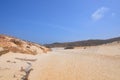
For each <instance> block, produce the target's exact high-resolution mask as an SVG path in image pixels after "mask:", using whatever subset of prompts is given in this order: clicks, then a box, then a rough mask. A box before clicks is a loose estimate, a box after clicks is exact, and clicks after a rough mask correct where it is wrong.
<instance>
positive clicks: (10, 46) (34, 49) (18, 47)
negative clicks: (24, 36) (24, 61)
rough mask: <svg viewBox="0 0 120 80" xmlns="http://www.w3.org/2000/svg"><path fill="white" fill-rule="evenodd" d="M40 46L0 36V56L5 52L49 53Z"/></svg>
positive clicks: (47, 49)
mask: <svg viewBox="0 0 120 80" xmlns="http://www.w3.org/2000/svg"><path fill="white" fill-rule="evenodd" d="M49 50H50V49H49V48H46V47H44V46H42V45H39V44H36V43H32V42H29V41H25V40H21V39H18V38H15V37H12V36H7V35H2V34H0V55H2V54H4V53H7V52H14V53H26V54H38V53H46V52H47V51H49Z"/></svg>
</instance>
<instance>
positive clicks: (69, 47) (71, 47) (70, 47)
mask: <svg viewBox="0 0 120 80" xmlns="http://www.w3.org/2000/svg"><path fill="white" fill-rule="evenodd" d="M64 49H74V47H73V46H68V47H65V48H64Z"/></svg>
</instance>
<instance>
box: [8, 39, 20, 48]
mask: <svg viewBox="0 0 120 80" xmlns="http://www.w3.org/2000/svg"><path fill="white" fill-rule="evenodd" d="M10 42H13V43H14V44H16V45H18V46H21V45H22V42H21V41H20V40H16V39H11V40H10Z"/></svg>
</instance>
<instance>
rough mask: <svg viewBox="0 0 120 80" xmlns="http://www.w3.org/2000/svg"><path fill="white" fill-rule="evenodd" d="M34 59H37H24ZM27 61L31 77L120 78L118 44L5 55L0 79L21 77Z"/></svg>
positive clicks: (70, 79) (59, 79) (64, 79)
mask: <svg viewBox="0 0 120 80" xmlns="http://www.w3.org/2000/svg"><path fill="white" fill-rule="evenodd" d="M16 57H17V58H19V59H23V60H18V59H16ZM31 59H32V60H35V61H24V60H31ZM8 60H9V61H8ZM28 62H29V63H30V64H31V65H32V66H31V68H32V69H33V70H32V71H31V72H30V75H29V77H28V79H29V80H120V45H116V44H115V45H113V44H110V45H101V46H93V47H87V48H86V49H84V48H77V49H72V50H63V49H62V48H61V49H55V48H54V49H53V51H52V52H49V54H38V55H27V54H19V53H18V54H14V53H9V54H5V55H2V56H1V57H0V80H21V78H22V77H23V76H24V75H25V73H24V72H21V71H20V70H21V67H23V68H24V69H26V68H27V67H28V66H29V65H28V64H27V63H28Z"/></svg>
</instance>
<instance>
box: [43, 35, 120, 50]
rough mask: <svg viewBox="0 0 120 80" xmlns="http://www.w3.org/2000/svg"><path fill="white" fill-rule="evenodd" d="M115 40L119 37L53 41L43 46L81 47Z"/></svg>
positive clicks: (119, 39) (119, 38) (118, 39)
mask: <svg viewBox="0 0 120 80" xmlns="http://www.w3.org/2000/svg"><path fill="white" fill-rule="evenodd" d="M115 41H120V37H116V38H111V39H106V40H99V39H95V40H83V41H75V42H65V43H53V44H45V45H44V46H46V47H49V48H53V47H68V46H71V47H81V46H97V45H102V44H108V43H112V42H115Z"/></svg>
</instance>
